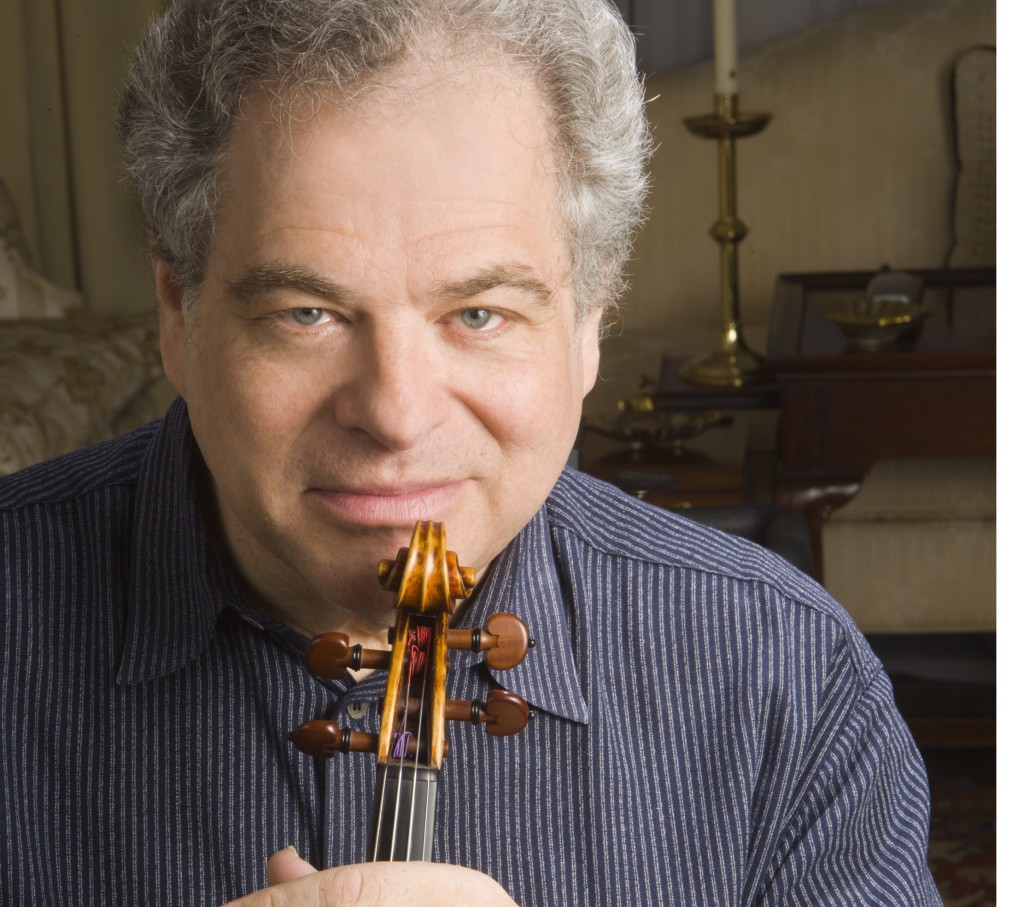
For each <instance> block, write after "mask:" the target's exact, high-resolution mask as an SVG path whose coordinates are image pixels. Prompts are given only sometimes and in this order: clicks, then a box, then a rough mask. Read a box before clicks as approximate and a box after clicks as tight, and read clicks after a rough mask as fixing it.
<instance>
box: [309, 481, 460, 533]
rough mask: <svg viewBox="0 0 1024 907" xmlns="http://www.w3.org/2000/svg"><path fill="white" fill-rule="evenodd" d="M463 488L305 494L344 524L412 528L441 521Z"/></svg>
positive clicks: (315, 491)
mask: <svg viewBox="0 0 1024 907" xmlns="http://www.w3.org/2000/svg"><path fill="white" fill-rule="evenodd" d="M464 485H465V482H462V481H456V482H442V483H437V484H416V485H412V484H410V485H403V486H387V487H381V488H371V489H358V490H354V489H347V488H339V489H335V488H311V489H309V491H308V492H307V494H309V495H310V496H311V497H312V498H313V499H314V500H315V501H316V502H317V503H318V504H319V505H320V506H322V507H324V508H325V509H326V510H327V511H328V512H329V513H330V515H331V516H332V517H333V518H334V519H337V520H340V521H342V522H344V523H349V524H355V525H358V526H411V525H412V524H413V523H415V522H416V520H440V519H441V518H442V517H443V516H444V515H445V513H446V512H447V511H448V509H449V508H450V507H451V506H452V504H453V503H454V501H455V499H456V498H457V497H458V496H459V494H460V492H461V491H462V489H463V487H464Z"/></svg>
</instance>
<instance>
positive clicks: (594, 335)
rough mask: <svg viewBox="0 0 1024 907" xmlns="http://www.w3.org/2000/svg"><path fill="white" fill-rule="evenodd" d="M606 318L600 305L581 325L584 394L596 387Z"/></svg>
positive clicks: (580, 339) (588, 314)
mask: <svg viewBox="0 0 1024 907" xmlns="http://www.w3.org/2000/svg"><path fill="white" fill-rule="evenodd" d="M603 318H604V307H603V306H600V307H597V308H595V309H594V310H593V311H591V312H588V313H587V317H586V318H585V319H584V320H583V324H582V325H581V326H580V329H579V331H580V335H579V344H580V363H581V366H582V371H581V373H580V374H581V376H582V379H583V396H584V397H585V396H586V395H587V394H589V393H590V392H591V391H592V390H593V389H594V384H595V383H596V382H597V372H598V368H599V366H600V365H601V322H602V320H603Z"/></svg>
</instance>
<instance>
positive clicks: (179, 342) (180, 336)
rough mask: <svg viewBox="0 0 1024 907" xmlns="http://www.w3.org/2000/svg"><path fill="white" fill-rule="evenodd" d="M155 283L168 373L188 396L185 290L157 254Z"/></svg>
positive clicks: (179, 389)
mask: <svg viewBox="0 0 1024 907" xmlns="http://www.w3.org/2000/svg"><path fill="white" fill-rule="evenodd" d="M152 263H153V283H154V284H155V286H156V301H157V308H158V311H159V315H160V355H161V357H162V358H163V363H164V374H166V375H167V378H168V380H169V381H170V382H171V384H173V385H174V389H175V390H176V391H177V392H178V393H179V394H180V395H181V396H182V397H184V398H185V399H186V400H187V399H188V394H187V388H186V386H185V334H186V330H185V310H184V307H183V295H184V294H183V292H182V289H181V285H180V284H179V283H178V281H177V278H176V277H175V275H174V271H173V269H172V268H171V266H170V265H169V264H167V262H166V261H164V260H163V259H161V258H158V257H157V256H153V259H152Z"/></svg>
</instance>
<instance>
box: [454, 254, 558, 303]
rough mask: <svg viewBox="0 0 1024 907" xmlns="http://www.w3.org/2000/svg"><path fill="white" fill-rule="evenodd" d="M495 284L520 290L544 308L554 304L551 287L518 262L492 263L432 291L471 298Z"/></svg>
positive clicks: (456, 298) (495, 285)
mask: <svg viewBox="0 0 1024 907" xmlns="http://www.w3.org/2000/svg"><path fill="white" fill-rule="evenodd" d="M499 287H510V288H512V289H515V290H523V291H524V292H526V293H529V294H530V295H531V296H534V297H535V298H536V299H537V301H538V302H539V303H540V304H541V305H542V306H544V307H545V308H549V307H551V306H552V305H554V303H555V292H554V290H553V289H552V288H551V287H550V286H548V285H547V284H546V283H545V282H544V281H543V280H541V279H540V278H539V277H538V276H537V272H536V271H534V270H533V268H531V267H530V266H529V265H524V264H520V263H519V262H509V263H508V264H500V265H493V266H491V267H488V268H484V269H483V270H482V271H480V272H479V273H477V274H474V275H473V276H472V277H467V278H466V279H465V280H457V281H454V282H452V283H440V284H436V285H435V287H434V293H435V295H437V296H440V297H443V298H445V299H451V300H463V299H473V298H474V297H476V296H479V295H480V294H481V293H486V292H487V291H488V290H494V289H497V288H499Z"/></svg>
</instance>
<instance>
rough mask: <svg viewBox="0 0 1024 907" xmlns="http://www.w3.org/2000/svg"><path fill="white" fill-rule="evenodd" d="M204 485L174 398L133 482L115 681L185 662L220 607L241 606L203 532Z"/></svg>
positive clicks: (224, 562) (205, 642) (207, 636)
mask: <svg viewBox="0 0 1024 907" xmlns="http://www.w3.org/2000/svg"><path fill="white" fill-rule="evenodd" d="M206 487H207V480H206V476H205V471H204V468H203V466H202V458H201V456H200V454H199V450H198V448H197V447H196V445H195V440H194V438H193V436H192V430H191V427H190V425H189V421H188V411H187V409H186V407H185V403H184V401H182V400H181V399H178V400H176V401H175V402H174V403H173V404H172V405H171V408H170V409H169V410H168V412H167V415H166V417H165V418H164V420H163V422H162V423H161V425H160V427H159V428H158V429H157V431H156V434H155V435H154V437H153V441H152V443H151V445H150V448H149V450H148V451H147V453H146V456H145V459H144V460H143V464H142V470H141V473H140V477H139V487H138V493H137V495H136V499H135V518H134V530H135V535H134V538H133V539H132V540H131V559H130V565H131V566H130V576H129V587H128V604H127V614H126V621H125V645H124V649H123V651H122V655H121V664H120V667H119V670H118V674H117V680H118V682H120V683H133V682H135V681H140V680H151V679H153V678H155V677H160V676H162V675H165V674H170V673H173V672H174V671H177V670H179V669H180V668H182V667H184V666H185V665H187V664H189V663H190V662H191V661H192V660H193V659H195V658H196V657H197V656H198V655H199V654H200V653H202V652H204V651H205V650H206V648H207V647H208V646H209V644H210V641H211V640H212V639H213V635H214V632H215V628H216V621H217V616H218V615H219V614H220V612H221V610H222V609H223V608H224V607H225V606H234V607H236V608H240V607H242V605H243V601H244V594H243V592H242V587H241V585H240V583H239V580H238V578H237V576H236V574H235V572H234V570H233V568H232V567H231V562H230V559H229V558H228V557H227V555H226V552H223V551H222V550H220V546H219V544H218V543H217V542H216V538H215V536H214V534H213V533H211V532H210V531H209V529H208V527H207V521H206V518H205V517H204V513H203V503H204V500H203V499H204V497H205V495H204V491H203V489H205V488H206ZM206 503H207V505H209V503H210V501H209V500H207V501H206Z"/></svg>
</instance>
